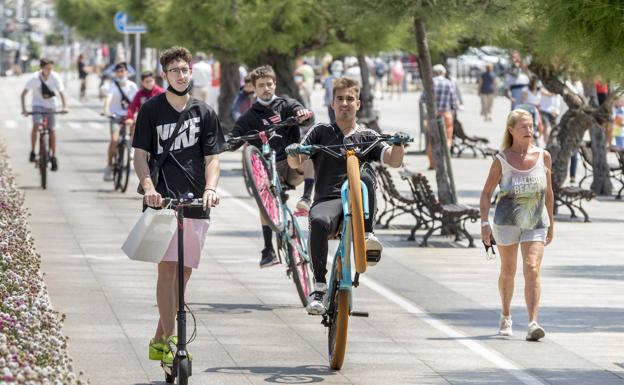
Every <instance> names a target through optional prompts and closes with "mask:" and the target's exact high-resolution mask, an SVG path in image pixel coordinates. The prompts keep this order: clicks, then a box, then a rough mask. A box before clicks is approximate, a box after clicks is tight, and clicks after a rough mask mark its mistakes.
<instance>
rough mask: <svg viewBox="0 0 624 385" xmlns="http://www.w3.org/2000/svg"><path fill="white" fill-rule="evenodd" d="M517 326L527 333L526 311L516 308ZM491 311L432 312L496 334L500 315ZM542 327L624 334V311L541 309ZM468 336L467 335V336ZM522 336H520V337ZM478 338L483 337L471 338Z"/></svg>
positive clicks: (466, 325)
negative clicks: (487, 329)
mask: <svg viewBox="0 0 624 385" xmlns="http://www.w3.org/2000/svg"><path fill="white" fill-rule="evenodd" d="M512 313H513V314H515V315H516V316H515V317H514V324H517V325H518V326H519V327H521V329H519V330H518V331H520V330H523V331H524V328H525V325H526V323H525V319H526V309H525V308H522V307H518V308H516V307H514V308H513V310H512ZM495 314H496V313H495V312H494V311H493V310H492V309H474V308H472V309H458V310H456V311H454V312H446V313H431V316H432V317H434V318H437V319H440V320H443V321H447V322H449V323H450V324H452V325H458V326H460V327H468V328H475V329H482V328H483V327H487V328H491V329H492V333H494V332H495V331H496V327H497V323H498V316H496V315H495ZM539 314H540V324H541V325H542V326H543V327H544V329H545V330H546V333H547V334H548V333H549V332H552V333H624V308H609V307H555V306H543V307H540V310H539ZM466 334H468V333H466ZM519 335H521V334H519ZM469 337H470V338H474V339H478V338H479V337H483V336H469Z"/></svg>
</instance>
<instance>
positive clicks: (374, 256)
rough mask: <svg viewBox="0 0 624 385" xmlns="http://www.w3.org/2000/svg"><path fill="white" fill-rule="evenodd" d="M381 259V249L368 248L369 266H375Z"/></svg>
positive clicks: (367, 258) (367, 261)
mask: <svg viewBox="0 0 624 385" xmlns="http://www.w3.org/2000/svg"><path fill="white" fill-rule="evenodd" d="M380 260H381V251H378V250H367V251H366V264H367V265H368V266H375V265H376V264H377V262H379V261H380Z"/></svg>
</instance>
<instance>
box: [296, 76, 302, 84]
mask: <svg viewBox="0 0 624 385" xmlns="http://www.w3.org/2000/svg"><path fill="white" fill-rule="evenodd" d="M302 81H303V76H295V83H299V82H302Z"/></svg>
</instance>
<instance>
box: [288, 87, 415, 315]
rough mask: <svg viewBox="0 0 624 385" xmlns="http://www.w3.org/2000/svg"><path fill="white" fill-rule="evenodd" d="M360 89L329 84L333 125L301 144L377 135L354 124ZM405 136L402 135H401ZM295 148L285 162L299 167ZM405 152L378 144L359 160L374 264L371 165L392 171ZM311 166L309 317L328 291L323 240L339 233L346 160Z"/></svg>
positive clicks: (315, 157)
mask: <svg viewBox="0 0 624 385" xmlns="http://www.w3.org/2000/svg"><path fill="white" fill-rule="evenodd" d="M359 94H360V88H359V85H358V82H357V81H355V80H353V79H350V78H347V77H341V78H338V79H336V80H335V81H334V89H333V96H332V104H331V107H332V108H333V109H334V111H335V113H336V121H335V122H334V123H332V124H318V125H316V126H314V127H313V128H312V129H311V130H310V131H309V132H308V133H307V135H306V136H305V138H304V139H303V141H302V142H301V145H314V144H318V145H326V146H329V145H334V144H343V143H366V142H372V141H374V140H375V139H376V137H377V135H378V134H377V133H376V132H375V131H372V130H368V129H364V128H361V127H360V126H358V124H357V122H356V113H357V111H358V110H359V109H360V99H359ZM403 137H405V138H407V135H405V134H403ZM299 146H300V144H293V145H290V146H288V147H287V148H286V152H287V153H288V164H289V165H290V167H293V168H294V167H298V166H299V165H300V164H301V162H303V161H305V160H307V159H308V156H307V155H300V154H299V151H298V148H299ZM403 155H404V149H403V145H402V144H396V145H392V146H390V145H388V144H386V143H378V144H377V145H375V148H373V149H372V150H371V151H370V152H369V153H368V154H366V156H365V157H364V158H363V159H362V158H361V159H360V162H361V179H362V181H363V182H364V183H365V184H366V185H367V187H368V204H369V217H368V219H365V220H364V231H365V238H366V250H367V254H368V253H369V252H371V253H370V254H371V256H372V255H375V256H376V258H369V256H367V263H368V264H369V265H373V264H375V263H377V261H378V260H379V256H380V254H381V251H382V249H383V246H382V245H381V242H379V240H378V239H377V237H375V235H374V234H373V221H374V218H375V173H374V171H373V170H372V168H371V166H370V165H369V163H370V162H380V163H382V164H384V165H388V166H391V167H399V166H401V163H402V162H403ZM310 158H311V159H312V161H313V162H314V170H315V176H316V182H315V185H314V204H313V205H312V208H310V254H311V257H312V265H313V267H314V280H315V284H314V291H313V292H312V293H310V297H309V298H308V306H307V310H308V313H310V314H323V313H325V306H324V305H323V296H324V295H325V292H326V291H327V281H326V277H325V276H326V275H327V268H326V265H327V238H328V237H329V236H330V235H331V234H334V233H336V232H337V231H338V226H339V224H340V222H341V218H342V215H343V214H342V200H341V196H340V188H341V186H342V183H343V182H344V181H345V180H346V179H347V162H346V160H345V159H344V158H341V159H338V158H335V157H333V156H331V155H328V154H326V153H324V152H317V153H315V154H312V155H311V156H310Z"/></svg>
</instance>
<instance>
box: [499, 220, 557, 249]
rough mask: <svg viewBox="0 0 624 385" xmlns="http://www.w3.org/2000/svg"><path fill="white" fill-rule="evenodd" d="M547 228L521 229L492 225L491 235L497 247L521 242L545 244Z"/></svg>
mask: <svg viewBox="0 0 624 385" xmlns="http://www.w3.org/2000/svg"><path fill="white" fill-rule="evenodd" d="M547 233H548V228H546V227H544V228H541V229H534V230H528V229H521V228H520V227H518V226H508V225H496V224H495V225H494V227H493V228H492V235H494V240H495V241H496V243H497V244H498V245H501V246H509V245H513V244H516V243H522V242H542V243H543V242H546V234H547Z"/></svg>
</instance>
